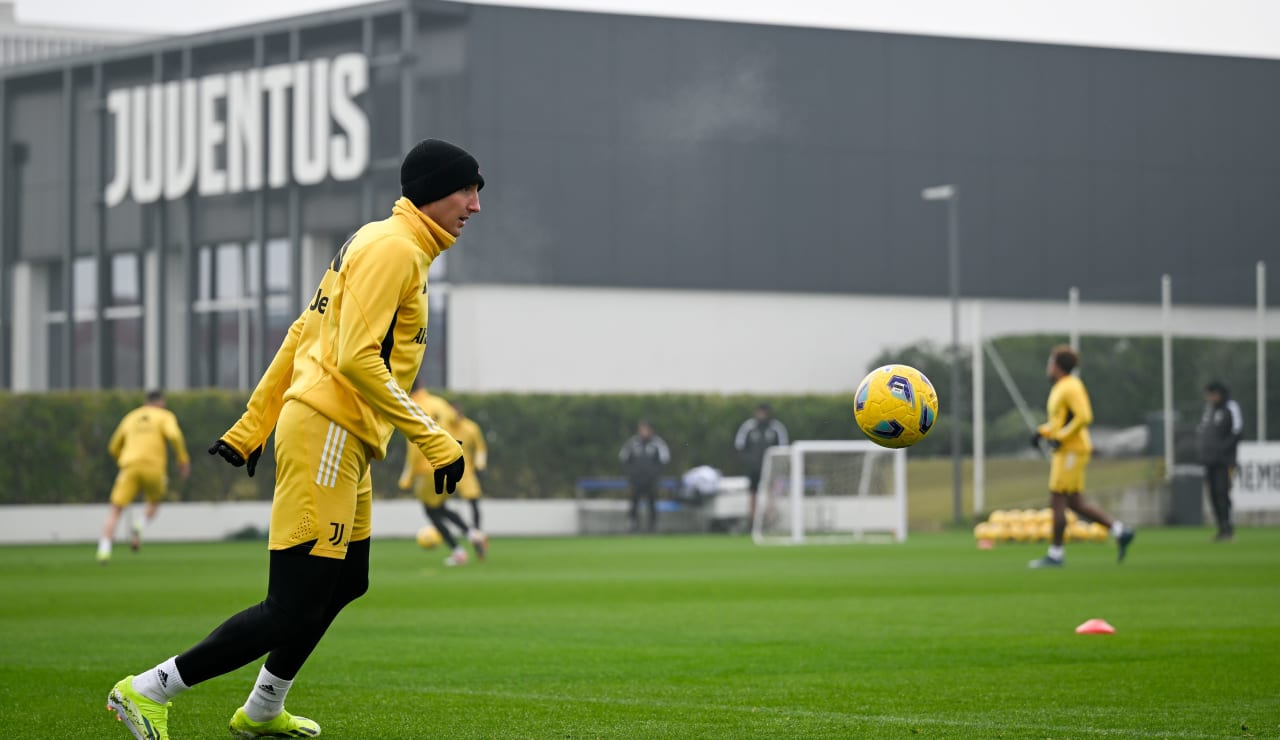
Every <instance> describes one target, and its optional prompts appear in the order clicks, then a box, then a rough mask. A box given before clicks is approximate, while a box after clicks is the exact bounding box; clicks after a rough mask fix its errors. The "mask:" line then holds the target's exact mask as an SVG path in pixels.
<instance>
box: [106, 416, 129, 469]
mask: <svg viewBox="0 0 1280 740" xmlns="http://www.w3.org/2000/svg"><path fill="white" fill-rule="evenodd" d="M127 418H129V417H127V416H126V417H125V419H127ZM123 450H124V419H121V420H120V423H119V424H117V425H116V430H115V431H114V432H112V433H111V441H109V442H107V452H109V453H111V457H113V458H115V459H117V460H119V459H120V452H121V451H123Z"/></svg>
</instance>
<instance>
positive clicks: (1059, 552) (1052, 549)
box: [1049, 545, 1066, 560]
mask: <svg viewBox="0 0 1280 740" xmlns="http://www.w3.org/2000/svg"><path fill="white" fill-rule="evenodd" d="M1064 555H1066V550H1065V549H1063V547H1062V546H1061V545H1049V557H1051V558H1053V559H1054V560H1061V559H1062V558H1063V556H1064Z"/></svg>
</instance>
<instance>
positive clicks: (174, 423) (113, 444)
mask: <svg viewBox="0 0 1280 740" xmlns="http://www.w3.org/2000/svg"><path fill="white" fill-rule="evenodd" d="M170 446H171V447H173V454H174V456H176V457H177V458H178V474H179V475H181V476H182V478H183V480H185V479H186V478H187V476H188V475H190V474H191V461H190V459H189V458H188V457H187V445H186V442H184V441H183V439H182V428H181V427H179V426H178V417H176V416H174V415H173V412H172V411H170V410H169V409H166V408H165V407H164V393H162V392H160V391H151V392H149V393H147V402H146V403H145V404H143V405H142V406H140V407H138V408H136V409H134V410H133V411H130V412H129V413H127V414H125V416H124V418H123V419H121V420H120V425H119V426H117V427H116V431H115V433H114V434H112V435H111V441H110V442H108V443H107V451H108V452H110V453H111V456H112V457H114V458H115V460H116V465H118V466H119V467H120V472H119V473H118V474H117V475H116V482H115V485H114V486H112V487H111V510H110V511H109V512H107V521H106V523H105V524H104V525H103V526H102V539H100V540H98V562H100V563H104V564H105V563H107V562H108V561H110V560H111V540H112V539H113V538H114V537H115V532H116V526H117V524H118V523H119V521H120V513H121V512H123V511H124V510H125V509H126V508H128V506H129V504H131V503H133V500H134V499H135V498H137V496H138V493H139V492H141V493H142V496H143V498H144V499H146V502H147V509H146V513H145V514H144V515H143V516H142V517H138V518H135V519H134V520H133V535H132V542H131V544H132V546H133V549H134V550H135V551H136V550H137V549H138V547H139V546H141V544H142V530H143V528H144V527H146V525H148V524H150V523H151V520H152V519H154V518H155V516H156V510H157V509H159V508H160V502H161V501H162V500H163V499H164V496H165V493H166V492H167V491H168V488H169V455H168V447H170Z"/></svg>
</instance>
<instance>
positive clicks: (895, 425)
mask: <svg viewBox="0 0 1280 740" xmlns="http://www.w3.org/2000/svg"><path fill="white" fill-rule="evenodd" d="M853 417H854V419H856V420H857V422H858V427H859V428H860V429H862V431H863V432H865V433H866V435H867V436H868V437H870V438H871V441H872V442H875V443H876V444H878V445H880V446H882V447H910V446H911V445H913V444H915V443H916V442H919V441H920V440H922V439H924V437H925V435H926V434H928V433H929V430H930V429H932V428H933V425H934V423H935V422H937V421H938V393H937V391H935V390H934V389H933V383H930V382H929V379H928V378H926V377H925V375H924V373H922V372H920V371H919V370H917V369H915V368H914V367H911V366H909V365H885V366H884V367H878V368H876V369H875V370H872V371H871V372H870V373H867V377H865V378H863V379H862V382H861V383H859V384H858V392H857V394H855V395H854V399H853Z"/></svg>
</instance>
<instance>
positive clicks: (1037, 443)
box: [1030, 432, 1044, 450]
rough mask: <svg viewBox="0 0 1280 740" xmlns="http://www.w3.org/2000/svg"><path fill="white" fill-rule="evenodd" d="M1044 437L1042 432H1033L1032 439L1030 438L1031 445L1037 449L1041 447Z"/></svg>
mask: <svg viewBox="0 0 1280 740" xmlns="http://www.w3.org/2000/svg"><path fill="white" fill-rule="evenodd" d="M1042 439H1044V437H1041V436H1040V432H1032V433H1031V440H1030V444H1031V446H1032V447H1034V448H1036V449H1037V450H1038V449H1040V440H1042Z"/></svg>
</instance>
